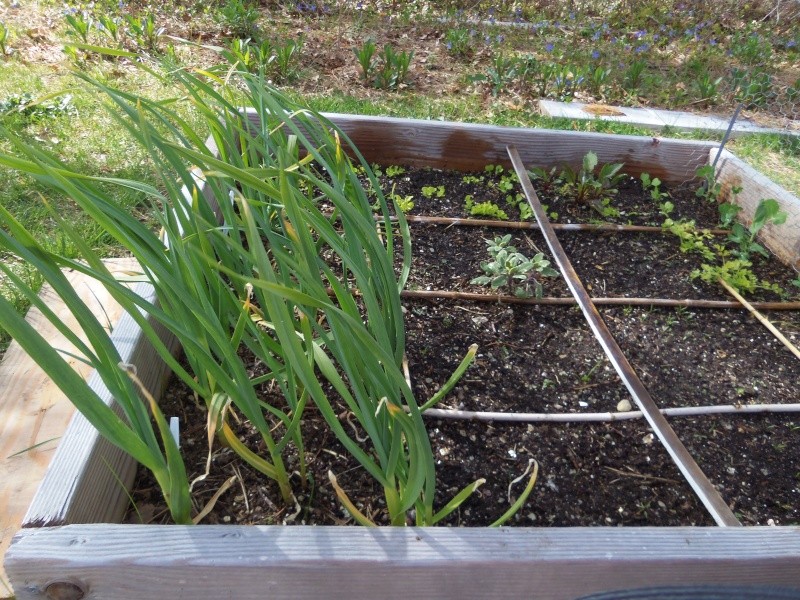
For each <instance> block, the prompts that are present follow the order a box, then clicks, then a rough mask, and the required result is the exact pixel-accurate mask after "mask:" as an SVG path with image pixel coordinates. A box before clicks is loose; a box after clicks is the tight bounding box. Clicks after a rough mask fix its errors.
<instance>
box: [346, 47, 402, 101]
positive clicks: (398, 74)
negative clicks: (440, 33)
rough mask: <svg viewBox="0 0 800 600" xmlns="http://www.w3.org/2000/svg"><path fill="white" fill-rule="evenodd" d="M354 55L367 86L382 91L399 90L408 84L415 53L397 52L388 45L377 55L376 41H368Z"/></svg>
mask: <svg viewBox="0 0 800 600" xmlns="http://www.w3.org/2000/svg"><path fill="white" fill-rule="evenodd" d="M353 53H354V54H355V55H356V58H357V59H358V64H359V66H360V67H361V78H362V80H363V81H364V83H365V84H366V85H372V86H374V87H376V88H378V89H382V90H397V89H399V88H400V87H401V86H403V85H405V84H406V78H407V77H408V70H409V67H410V66H411V60H412V59H413V58H414V51H413V50H412V51H411V52H406V51H405V50H403V51H400V52H397V51H396V50H395V49H394V48H392V46H391V44H386V45H385V46H384V47H383V51H382V52H381V53H379V54H378V53H377V46H376V45H375V41H374V40H372V39H371V38H370V39H367V40H366V41H365V42H364V43H363V44H362V46H361V47H360V48H354V49H353Z"/></svg>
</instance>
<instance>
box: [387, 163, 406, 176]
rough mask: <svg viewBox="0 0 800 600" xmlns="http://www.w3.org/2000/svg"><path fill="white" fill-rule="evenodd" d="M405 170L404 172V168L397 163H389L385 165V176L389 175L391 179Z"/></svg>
mask: <svg viewBox="0 0 800 600" xmlns="http://www.w3.org/2000/svg"><path fill="white" fill-rule="evenodd" d="M405 172H406V170H405V168H404V167H401V166H399V165H389V166H388V167H386V176H387V177H389V178H390V179H393V178H394V177H397V176H398V175H402V174H403V173H405Z"/></svg>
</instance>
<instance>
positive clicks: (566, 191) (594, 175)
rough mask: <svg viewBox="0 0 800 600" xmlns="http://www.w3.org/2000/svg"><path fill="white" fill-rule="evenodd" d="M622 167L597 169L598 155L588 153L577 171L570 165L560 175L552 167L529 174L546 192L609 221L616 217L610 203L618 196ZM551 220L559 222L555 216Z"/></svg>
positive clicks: (531, 171)
mask: <svg viewBox="0 0 800 600" xmlns="http://www.w3.org/2000/svg"><path fill="white" fill-rule="evenodd" d="M623 166H624V165H623V164H622V163H606V164H603V165H601V166H600V167H599V168H598V157H597V154H595V153H594V152H592V151H591V150H590V151H589V152H587V153H586V154H585V155H584V157H583V160H582V161H581V167H580V168H579V169H577V170H576V169H573V168H572V167H570V166H569V165H565V166H564V167H562V169H561V170H560V171H558V170H557V169H556V168H555V167H553V168H551V169H549V170H548V169H543V168H541V167H534V168H532V169H530V170H529V171H528V174H529V175H530V178H531V179H532V180H535V181H539V182H541V184H542V185H543V187H544V188H545V189H548V190H550V189H552V190H555V191H557V193H559V194H561V195H563V196H565V197H567V198H570V199H572V200H573V201H574V202H576V203H577V204H580V205H583V206H588V207H590V208H592V209H593V210H595V211H597V212H598V213H599V214H600V215H601V216H602V217H604V218H610V217H618V216H619V211H618V210H617V209H616V208H614V207H613V206H612V204H611V202H612V198H613V196H615V195H616V194H617V191H618V190H617V186H618V185H619V182H620V181H621V180H622V179H623V178H624V177H625V175H624V174H623V173H622V172H621V171H622V168H623ZM551 218H558V215H557V214H555V216H552V215H551Z"/></svg>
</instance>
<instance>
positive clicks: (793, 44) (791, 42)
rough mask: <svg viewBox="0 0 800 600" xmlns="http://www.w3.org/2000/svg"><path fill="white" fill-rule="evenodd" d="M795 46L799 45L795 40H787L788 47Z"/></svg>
mask: <svg viewBox="0 0 800 600" xmlns="http://www.w3.org/2000/svg"><path fill="white" fill-rule="evenodd" d="M795 46H797V42H795V41H794V40H790V41H788V42H786V47H787V48H794V47H795Z"/></svg>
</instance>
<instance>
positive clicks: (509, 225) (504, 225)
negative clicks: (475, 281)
mask: <svg viewBox="0 0 800 600" xmlns="http://www.w3.org/2000/svg"><path fill="white" fill-rule="evenodd" d="M377 220H382V217H377ZM396 220H397V217H392V221H396ZM406 221H407V222H408V223H423V224H424V223H427V224H430V225H456V226H463V227H495V228H498V229H536V230H538V229H540V227H539V224H538V223H533V222H529V221H491V220H489V219H458V218H453V217H433V216H428V215H406ZM550 225H551V227H552V228H553V229H555V230H556V231H600V232H639V233H669V232H665V231H664V229H663V228H661V227H654V226H652V225H616V224H614V223H551V224H550ZM708 231H709V232H710V233H712V234H714V235H728V234H729V233H730V230H728V229H709V230H708Z"/></svg>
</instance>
